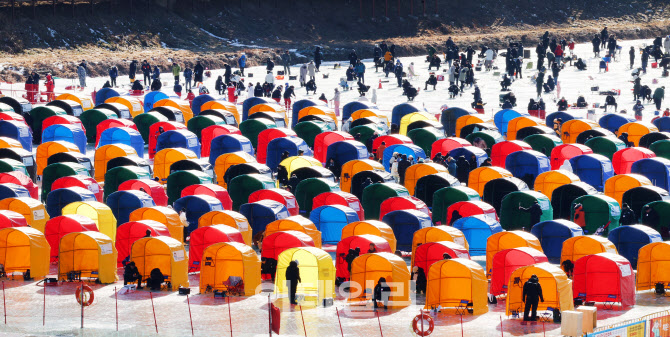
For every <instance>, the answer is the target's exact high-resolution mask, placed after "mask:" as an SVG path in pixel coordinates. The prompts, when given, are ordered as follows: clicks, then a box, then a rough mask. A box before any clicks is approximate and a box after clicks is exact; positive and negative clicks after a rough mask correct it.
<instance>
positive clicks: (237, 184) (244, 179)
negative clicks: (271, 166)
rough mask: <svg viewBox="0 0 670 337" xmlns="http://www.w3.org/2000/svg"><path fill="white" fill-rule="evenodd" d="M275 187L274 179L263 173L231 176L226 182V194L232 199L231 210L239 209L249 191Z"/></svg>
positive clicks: (246, 200) (246, 201)
mask: <svg viewBox="0 0 670 337" xmlns="http://www.w3.org/2000/svg"><path fill="white" fill-rule="evenodd" d="M275 187H276V185H275V182H274V180H272V178H270V177H268V176H266V175H263V174H243V175H239V176H237V177H235V178H233V179H232V180H230V182H229V183H228V194H229V195H230V198H231V199H232V200H233V210H234V211H239V209H240V206H242V205H243V204H246V203H248V202H249V196H250V195H251V193H254V192H256V191H258V190H266V189H271V188H275Z"/></svg>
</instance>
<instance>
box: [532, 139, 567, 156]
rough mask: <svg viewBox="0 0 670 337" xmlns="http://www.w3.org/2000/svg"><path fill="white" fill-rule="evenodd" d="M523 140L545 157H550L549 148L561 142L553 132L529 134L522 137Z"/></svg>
mask: <svg viewBox="0 0 670 337" xmlns="http://www.w3.org/2000/svg"><path fill="white" fill-rule="evenodd" d="M523 141H524V142H526V143H527V144H528V145H530V147H532V148H533V150H535V151H538V152H540V153H544V155H545V156H547V157H551V150H553V149H554V147H556V146H559V145H561V144H563V141H561V139H560V138H558V137H557V136H556V135H555V134H553V135H545V134H537V135H530V136H528V137H526V138H524V139H523Z"/></svg>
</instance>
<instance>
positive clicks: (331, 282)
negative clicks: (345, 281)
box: [275, 247, 335, 305]
mask: <svg viewBox="0 0 670 337" xmlns="http://www.w3.org/2000/svg"><path fill="white" fill-rule="evenodd" d="M295 260H297V261H298V267H299V268H300V279H301V282H300V283H298V290H297V292H296V293H298V294H302V295H304V296H305V298H310V300H309V301H310V302H316V303H315V304H317V305H318V304H319V303H321V302H322V300H323V299H326V298H334V297H335V266H334V265H333V258H332V257H330V254H328V253H326V252H325V251H323V250H321V249H319V248H315V247H299V248H289V249H287V250H285V251H283V252H281V254H279V257H278V258H277V276H276V277H275V294H278V295H279V294H281V295H284V294H288V286H287V284H286V267H288V265H289V263H290V262H291V261H295Z"/></svg>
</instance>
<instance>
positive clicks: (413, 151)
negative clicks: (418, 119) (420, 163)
mask: <svg viewBox="0 0 670 337" xmlns="http://www.w3.org/2000/svg"><path fill="white" fill-rule="evenodd" d="M394 152H398V153H399V154H405V155H407V156H408V157H409V156H414V160H419V158H426V153H425V152H423V149H422V148H421V147H419V146H416V145H414V144H393V145H391V146H389V147H387V148H386V149H385V150H384V159H383V160H382V164H383V165H384V169H385V170H386V171H387V172H391V157H393V153H394Z"/></svg>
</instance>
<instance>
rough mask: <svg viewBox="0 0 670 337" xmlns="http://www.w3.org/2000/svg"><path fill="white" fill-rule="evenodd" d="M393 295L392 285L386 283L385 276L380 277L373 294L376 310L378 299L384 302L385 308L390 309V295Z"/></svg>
mask: <svg viewBox="0 0 670 337" xmlns="http://www.w3.org/2000/svg"><path fill="white" fill-rule="evenodd" d="M390 295H391V287H389V286H388V284H386V279H385V278H383V277H380V278H379V282H377V285H376V286H375V288H374V290H373V294H372V304H373V307H374V308H375V310H377V301H381V302H382V303H384V310H387V309H388V304H389V296H390Z"/></svg>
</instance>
